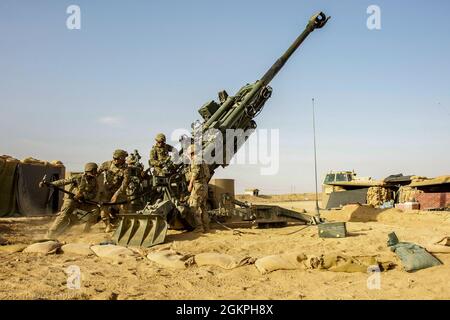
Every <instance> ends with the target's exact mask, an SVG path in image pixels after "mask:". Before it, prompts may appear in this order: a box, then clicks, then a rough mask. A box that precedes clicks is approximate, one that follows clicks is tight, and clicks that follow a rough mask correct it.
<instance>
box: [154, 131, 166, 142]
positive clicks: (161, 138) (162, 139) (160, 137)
mask: <svg viewBox="0 0 450 320" xmlns="http://www.w3.org/2000/svg"><path fill="white" fill-rule="evenodd" d="M155 140H156V142H166V135H165V134H164V133H158V134H157V135H156V138H155Z"/></svg>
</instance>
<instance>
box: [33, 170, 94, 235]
mask: <svg viewBox="0 0 450 320" xmlns="http://www.w3.org/2000/svg"><path fill="white" fill-rule="evenodd" d="M97 174H98V172H97V164H96V163H93V162H89V163H86V165H85V166H84V173H83V174H78V175H76V176H74V177H72V178H68V179H61V180H57V181H54V182H46V181H42V182H40V183H39V187H43V186H44V185H47V186H49V187H55V188H57V189H59V190H63V189H61V188H62V187H64V186H66V185H70V189H69V191H66V192H65V193H66V194H68V197H67V198H65V199H64V203H63V206H62V208H61V211H60V212H59V214H58V216H57V217H56V220H55V221H54V222H53V224H52V225H51V227H50V228H49V230H48V232H47V238H49V239H52V238H55V237H57V236H59V235H60V234H61V233H63V232H64V231H65V230H67V229H68V228H69V227H71V226H72V225H74V224H75V223H77V222H79V221H80V220H81V221H83V218H84V220H85V221H86V225H85V228H84V231H85V232H88V231H89V230H90V227H91V226H92V225H93V224H95V223H96V222H97V219H98V215H99V210H100V209H99V206H98V205H97V204H96V202H94V199H96V198H97V195H98V189H99V188H98V183H97ZM77 210H82V211H84V212H86V213H85V214H84V215H83V217H81V218H80V217H79V216H78V215H77V214H76V211H77Z"/></svg>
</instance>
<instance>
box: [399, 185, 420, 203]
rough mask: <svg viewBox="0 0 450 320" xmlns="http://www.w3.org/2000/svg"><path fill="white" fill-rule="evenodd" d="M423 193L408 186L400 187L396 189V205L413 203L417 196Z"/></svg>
mask: <svg viewBox="0 0 450 320" xmlns="http://www.w3.org/2000/svg"><path fill="white" fill-rule="evenodd" d="M421 193H423V191H422V190H417V189H416V188H412V187H409V186H402V187H400V188H399V189H398V203H404V202H415V201H416V199H417V196H418V195H419V194H421Z"/></svg>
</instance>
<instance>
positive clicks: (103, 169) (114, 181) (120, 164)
mask: <svg viewBox="0 0 450 320" xmlns="http://www.w3.org/2000/svg"><path fill="white" fill-rule="evenodd" d="M127 156H128V153H127V152H126V151H124V150H121V149H118V150H116V151H114V153H113V160H112V161H106V162H104V163H102V165H101V166H100V170H99V173H102V174H103V181H104V188H103V190H102V192H101V193H100V201H101V202H116V201H114V200H117V198H118V196H117V195H116V192H117V190H118V189H119V188H120V187H121V185H122V183H123V179H124V176H125V171H126V168H127V164H126V163H125V159H126V157H127ZM114 195H116V196H115V197H114V198H113V196H114ZM115 213H117V208H115V207H114V206H110V207H102V209H101V211H100V216H101V218H102V220H103V222H104V223H105V232H110V231H111V230H112V226H111V218H112V217H114V215H115Z"/></svg>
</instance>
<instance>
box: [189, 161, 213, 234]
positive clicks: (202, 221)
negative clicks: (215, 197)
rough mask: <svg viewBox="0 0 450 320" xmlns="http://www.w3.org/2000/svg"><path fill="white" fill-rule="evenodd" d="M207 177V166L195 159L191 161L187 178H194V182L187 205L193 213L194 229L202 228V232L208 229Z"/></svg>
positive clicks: (208, 175)
mask: <svg viewBox="0 0 450 320" xmlns="http://www.w3.org/2000/svg"><path fill="white" fill-rule="evenodd" d="M209 177H210V173H209V168H208V166H207V165H206V164H205V163H204V162H201V163H196V162H195V160H193V161H191V165H190V167H189V178H190V179H192V178H193V179H194V184H193V186H192V190H191V195H190V197H189V207H190V208H191V211H192V212H193V213H194V218H195V222H196V224H197V226H196V231H199V230H201V229H203V232H208V231H209V216H208V212H207V209H206V200H207V198H208V180H209Z"/></svg>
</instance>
